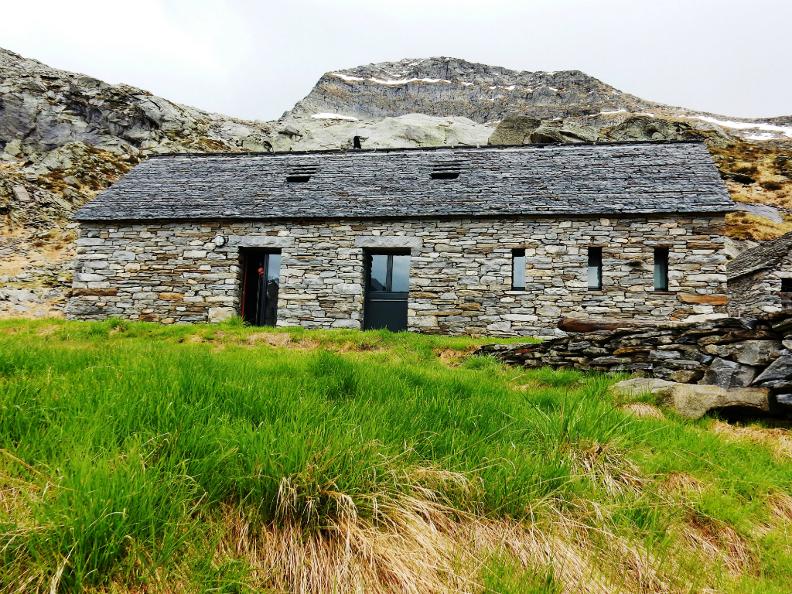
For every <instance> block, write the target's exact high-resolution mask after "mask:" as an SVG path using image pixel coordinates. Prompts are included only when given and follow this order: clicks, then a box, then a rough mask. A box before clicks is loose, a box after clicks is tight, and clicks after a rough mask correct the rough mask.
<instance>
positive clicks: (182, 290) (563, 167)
mask: <svg viewBox="0 0 792 594" xmlns="http://www.w3.org/2000/svg"><path fill="white" fill-rule="evenodd" d="M295 177H299V178H300V179H299V181H294V178H295ZM287 179H292V181H287ZM731 206H732V203H731V201H730V200H729V198H728V195H727V194H726V192H725V189H724V187H723V184H722V182H721V181H720V179H719V178H718V175H717V172H716V170H715V168H714V166H713V165H712V161H711V159H710V157H709V154H708V153H707V151H706V149H705V148H704V147H703V145H700V144H698V143H629V144H606V145H575V146H552V147H551V146H527V147H519V148H517V147H515V148H482V149H438V150H394V151H354V152H346V153H344V152H331V153H306V154H274V155H273V154H268V155H236V156H228V155H222V156H220V155H209V156H207V155H203V156H201V155H176V156H169V157H160V158H153V159H150V160H149V161H147V162H145V163H144V164H142V165H139V166H138V167H137V168H135V169H134V170H133V171H132V172H131V173H130V174H129V175H127V176H126V177H125V178H123V179H122V180H121V181H120V182H119V183H118V184H117V185H116V186H114V187H113V188H111V189H110V190H108V191H107V192H105V193H104V194H103V195H102V196H100V197H99V198H98V199H97V200H96V201H94V202H93V203H90V204H89V205H87V206H86V207H84V208H83V209H82V210H81V211H80V212H79V213H78V214H77V216H76V219H77V220H78V221H79V222H80V237H79V239H78V240H77V252H78V253H77V262H76V269H75V277H74V288H73V296H72V298H71V299H70V302H69V305H68V309H67V313H68V315H69V316H70V317H73V318H82V319H102V318H106V317H109V316H121V317H125V318H129V319H140V320H154V321H160V322H166V323H170V322H191V321H214V320H222V319H225V318H228V317H230V316H233V315H236V314H237V313H239V308H240V301H241V297H240V292H241V282H242V275H243V270H242V268H243V267H242V266H241V264H240V256H241V254H243V253H244V250H246V249H253V248H258V249H267V250H272V251H278V252H279V253H280V255H281V260H280V262H281V263H280V290H279V294H278V298H277V324H278V325H284V326H289V325H302V326H305V327H312V328H332V327H347V328H360V327H361V326H362V324H363V319H364V311H365V308H364V302H365V291H366V288H365V287H366V283H365V277H366V272H367V271H366V260H365V255H366V253H369V252H372V251H382V252H388V251H392V250H401V251H402V253H409V254H410V255H411V258H410V268H409V295H408V297H407V325H408V328H409V329H411V330H418V331H426V332H442V333H449V334H494V335H515V334H525V335H528V334H540V335H541V334H544V335H546V334H549V333H553V332H555V331H556V330H555V328H556V324H557V322H558V319H559V317H560V316H561V315H565V314H570V313H572V314H583V315H589V316H597V315H608V316H610V317H613V316H616V317H623V318H630V319H643V320H652V319H662V320H668V319H672V320H683V319H687V320H696V319H704V318H708V317H712V316H714V315H719V314H720V315H725V313H724V312H725V309H726V295H725V292H726V287H725V282H726V274H725V256H724V255H723V253H722V250H723V239H722V237H721V230H722V224H723V215H724V212H725V211H727V210H729V209H730V208H731ZM590 247H599V248H601V250H602V266H601V269H602V288H601V290H590V289H589V288H588V282H587V264H588V257H589V256H588V248H590ZM656 247H661V248H665V249H667V250H668V287H667V290H654V287H655V285H654V284H653V266H654V262H653V260H654V257H655V256H654V248H656ZM513 250H524V261H525V264H524V270H523V271H524V276H525V282H524V289H523V290H512V273H513V271H512V267H513V265H514V262H515V260H514V259H513V255H514V252H513ZM521 253H523V252H521Z"/></svg>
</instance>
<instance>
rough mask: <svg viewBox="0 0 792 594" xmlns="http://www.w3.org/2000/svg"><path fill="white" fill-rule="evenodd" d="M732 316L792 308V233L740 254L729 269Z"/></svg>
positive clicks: (729, 265)
mask: <svg viewBox="0 0 792 594" xmlns="http://www.w3.org/2000/svg"><path fill="white" fill-rule="evenodd" d="M727 275H728V277H729V280H728V287H729V294H730V296H731V302H730V303H729V313H731V314H732V315H735V316H740V315H761V314H767V313H776V312H780V311H783V310H784V309H788V308H790V307H792V233H787V234H786V235H783V236H781V237H779V238H778V239H774V240H771V241H767V242H764V243H762V244H760V245H758V246H756V247H754V248H751V249H749V250H746V251H744V252H742V253H741V254H739V255H738V256H737V257H736V258H735V259H734V260H732V261H731V262H729V264H728V266H727Z"/></svg>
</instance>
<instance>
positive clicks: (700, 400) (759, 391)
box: [610, 377, 770, 419]
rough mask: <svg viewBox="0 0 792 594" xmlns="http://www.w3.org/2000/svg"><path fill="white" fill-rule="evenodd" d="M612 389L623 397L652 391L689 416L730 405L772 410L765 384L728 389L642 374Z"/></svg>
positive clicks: (613, 386)
mask: <svg viewBox="0 0 792 594" xmlns="http://www.w3.org/2000/svg"><path fill="white" fill-rule="evenodd" d="M610 391H611V393H612V394H613V395H614V396H617V397H621V398H636V397H639V396H642V395H644V394H652V395H654V396H657V397H658V400H660V401H661V402H663V403H664V404H666V405H667V406H670V407H672V408H673V409H674V410H676V411H677V412H678V413H679V414H680V415H681V416H683V417H686V418H688V419H699V418H701V417H703V416H704V415H705V414H707V413H708V412H709V411H711V410H716V409H720V408H729V407H748V408H755V409H757V410H762V411H769V410H770V405H769V401H768V390H766V389H764V388H735V389H730V390H726V389H724V388H721V387H719V386H709V385H700V384H682V383H677V382H670V381H665V380H661V379H657V378H645V377H639V378H633V379H628V380H624V381H621V382H618V383H616V384H613V385H612V386H611V388H610Z"/></svg>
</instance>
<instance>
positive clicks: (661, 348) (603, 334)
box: [478, 311, 792, 414]
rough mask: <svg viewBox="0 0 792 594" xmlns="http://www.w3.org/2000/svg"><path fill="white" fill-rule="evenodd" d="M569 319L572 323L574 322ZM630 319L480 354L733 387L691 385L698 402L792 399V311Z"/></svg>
mask: <svg viewBox="0 0 792 594" xmlns="http://www.w3.org/2000/svg"><path fill="white" fill-rule="evenodd" d="M564 322H565V324H563V325H565V326H566V327H571V325H572V321H571V320H565V321H564ZM584 323H585V322H584V321H581V322H580V325H581V327H583V324H584ZM603 325H608V326H610V323H608V324H603ZM631 325H632V326H633V327H621V328H618V327H611V328H608V329H597V330H592V331H588V332H570V333H569V334H568V335H567V336H564V337H560V338H556V339H553V340H548V341H545V342H542V343H538V344H509V345H498V344H492V345H485V346H483V347H481V348H480V349H479V350H478V354H483V355H494V356H496V357H497V358H499V359H500V360H502V361H504V362H505V363H510V364H513V365H520V366H523V367H543V366H550V367H554V368H574V369H580V370H583V371H601V372H622V373H633V374H639V375H643V376H647V377H651V378H656V379H659V380H665V381H671V382H679V383H684V384H700V385H707V386H718V387H719V388H722V389H723V390H726V392H723V391H720V392H718V391H716V392H712V391H706V390H705V391H695V390H694V391H690V390H684V391H683V393H684V395H686V396H690V397H691V399H692V400H691V401H695V400H697V399H699V398H700V397H702V398H703V396H704V395H705V394H709V395H712V394H715V393H717V394H719V395H721V396H724V397H725V400H722V401H721V402H722V403H726V402H728V403H729V404H728V406H740V405H745V406H751V407H754V406H759V405H760V404H761V403H762V402H763V403H764V404H761V406H759V408H765V409H766V408H767V407H768V406H770V407H772V408H775V407H776V406H778V407H789V406H790V405H792V351H790V347H792V311H786V312H780V313H776V314H765V315H764V316H761V317H759V318H720V319H716V320H711V321H709V322H697V323H690V322H676V323H674V322H668V323H656V324H640V323H636V322H632V323H631ZM625 326H626V324H625ZM638 385H639V386H649V385H651V383H648V384H642V383H640V382H638ZM656 385H658V384H656ZM659 385H662V384H659ZM647 391H649V390H647ZM768 398H769V401H768ZM705 400H706V399H702V400H701V402H702V403H703V402H704V401H705ZM724 406H725V404H724ZM790 411H792V408H787V409H785V410H784V412H785V413H789V412H790ZM702 414H703V413H702Z"/></svg>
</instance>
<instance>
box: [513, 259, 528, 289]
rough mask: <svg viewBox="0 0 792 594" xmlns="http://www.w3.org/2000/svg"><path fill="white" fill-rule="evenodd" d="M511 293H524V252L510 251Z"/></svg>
mask: <svg viewBox="0 0 792 594" xmlns="http://www.w3.org/2000/svg"><path fill="white" fill-rule="evenodd" d="M511 288H512V291H525V250H512V282H511Z"/></svg>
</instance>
